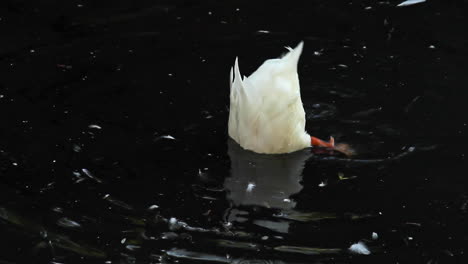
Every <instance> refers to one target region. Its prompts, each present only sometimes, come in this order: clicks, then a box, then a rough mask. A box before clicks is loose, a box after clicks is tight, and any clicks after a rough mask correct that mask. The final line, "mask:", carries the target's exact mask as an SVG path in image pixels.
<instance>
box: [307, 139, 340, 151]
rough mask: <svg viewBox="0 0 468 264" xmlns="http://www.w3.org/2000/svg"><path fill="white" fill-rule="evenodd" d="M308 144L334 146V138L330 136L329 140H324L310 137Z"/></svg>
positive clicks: (324, 146) (322, 146)
mask: <svg viewBox="0 0 468 264" xmlns="http://www.w3.org/2000/svg"><path fill="white" fill-rule="evenodd" d="M310 145H311V146H312V147H321V148H334V147H335V139H334V138H333V137H330V141H329V142H325V141H323V140H321V139H318V138H316V137H310Z"/></svg>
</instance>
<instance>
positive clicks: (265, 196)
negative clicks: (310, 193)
mask: <svg viewBox="0 0 468 264" xmlns="http://www.w3.org/2000/svg"><path fill="white" fill-rule="evenodd" d="M228 148H229V151H228V153H229V157H230V159H231V176H230V177H227V178H226V179H225V181H224V187H225V188H226V190H227V199H228V200H229V201H230V202H232V206H233V207H232V208H230V210H229V212H228V217H227V220H228V221H229V222H245V221H246V220H247V219H249V218H251V216H249V215H248V212H246V211H244V210H242V208H243V207H246V206H247V207H248V206H261V207H266V208H273V209H293V208H294V207H295V206H296V202H295V201H294V200H293V199H292V198H291V195H293V194H296V193H298V192H299V191H301V189H302V185H301V183H300V182H301V179H302V171H303V169H304V165H305V162H306V160H307V159H308V158H309V157H310V156H311V155H312V154H311V152H310V150H309V149H305V150H301V151H297V152H294V153H290V154H281V155H264V154H257V153H254V152H251V151H247V150H244V149H242V148H241V147H240V146H239V145H238V144H237V143H235V142H234V141H233V140H229V141H228ZM254 223H255V224H257V225H259V226H263V227H266V228H269V229H272V230H276V231H278V232H281V233H287V230H288V222H273V221H269V220H260V219H259V220H255V221H254Z"/></svg>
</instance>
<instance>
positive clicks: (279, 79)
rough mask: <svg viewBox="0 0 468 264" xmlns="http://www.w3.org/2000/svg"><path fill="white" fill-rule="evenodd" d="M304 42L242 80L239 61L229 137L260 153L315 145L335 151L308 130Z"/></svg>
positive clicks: (234, 77)
mask: <svg viewBox="0 0 468 264" xmlns="http://www.w3.org/2000/svg"><path fill="white" fill-rule="evenodd" d="M302 47H303V42H301V43H299V45H297V47H296V48H294V49H292V48H288V50H289V52H288V53H287V54H286V55H284V56H283V57H282V58H278V59H270V60H266V61H265V62H264V63H263V64H262V65H261V66H260V67H259V68H258V69H257V70H256V71H255V72H254V73H252V75H250V76H249V77H245V76H244V78H243V79H242V78H241V74H240V71H239V64H238V61H237V58H236V61H235V64H234V72H233V69H232V68H231V74H230V81H231V82H230V84H231V95H230V101H231V102H230V110H229V136H230V137H231V138H233V139H234V140H235V141H236V142H237V143H239V145H241V146H242V147H243V148H244V149H248V150H251V151H254V152H257V153H265V154H279V153H289V152H293V151H297V150H300V149H304V148H307V147H311V146H319V147H328V148H334V139H333V137H330V142H324V141H322V140H320V139H318V138H315V137H311V136H310V135H309V134H307V132H306V131H305V112H304V107H303V106H302V101H301V93H300V87H299V77H298V74H297V63H298V61H299V57H300V55H301V53H302Z"/></svg>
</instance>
